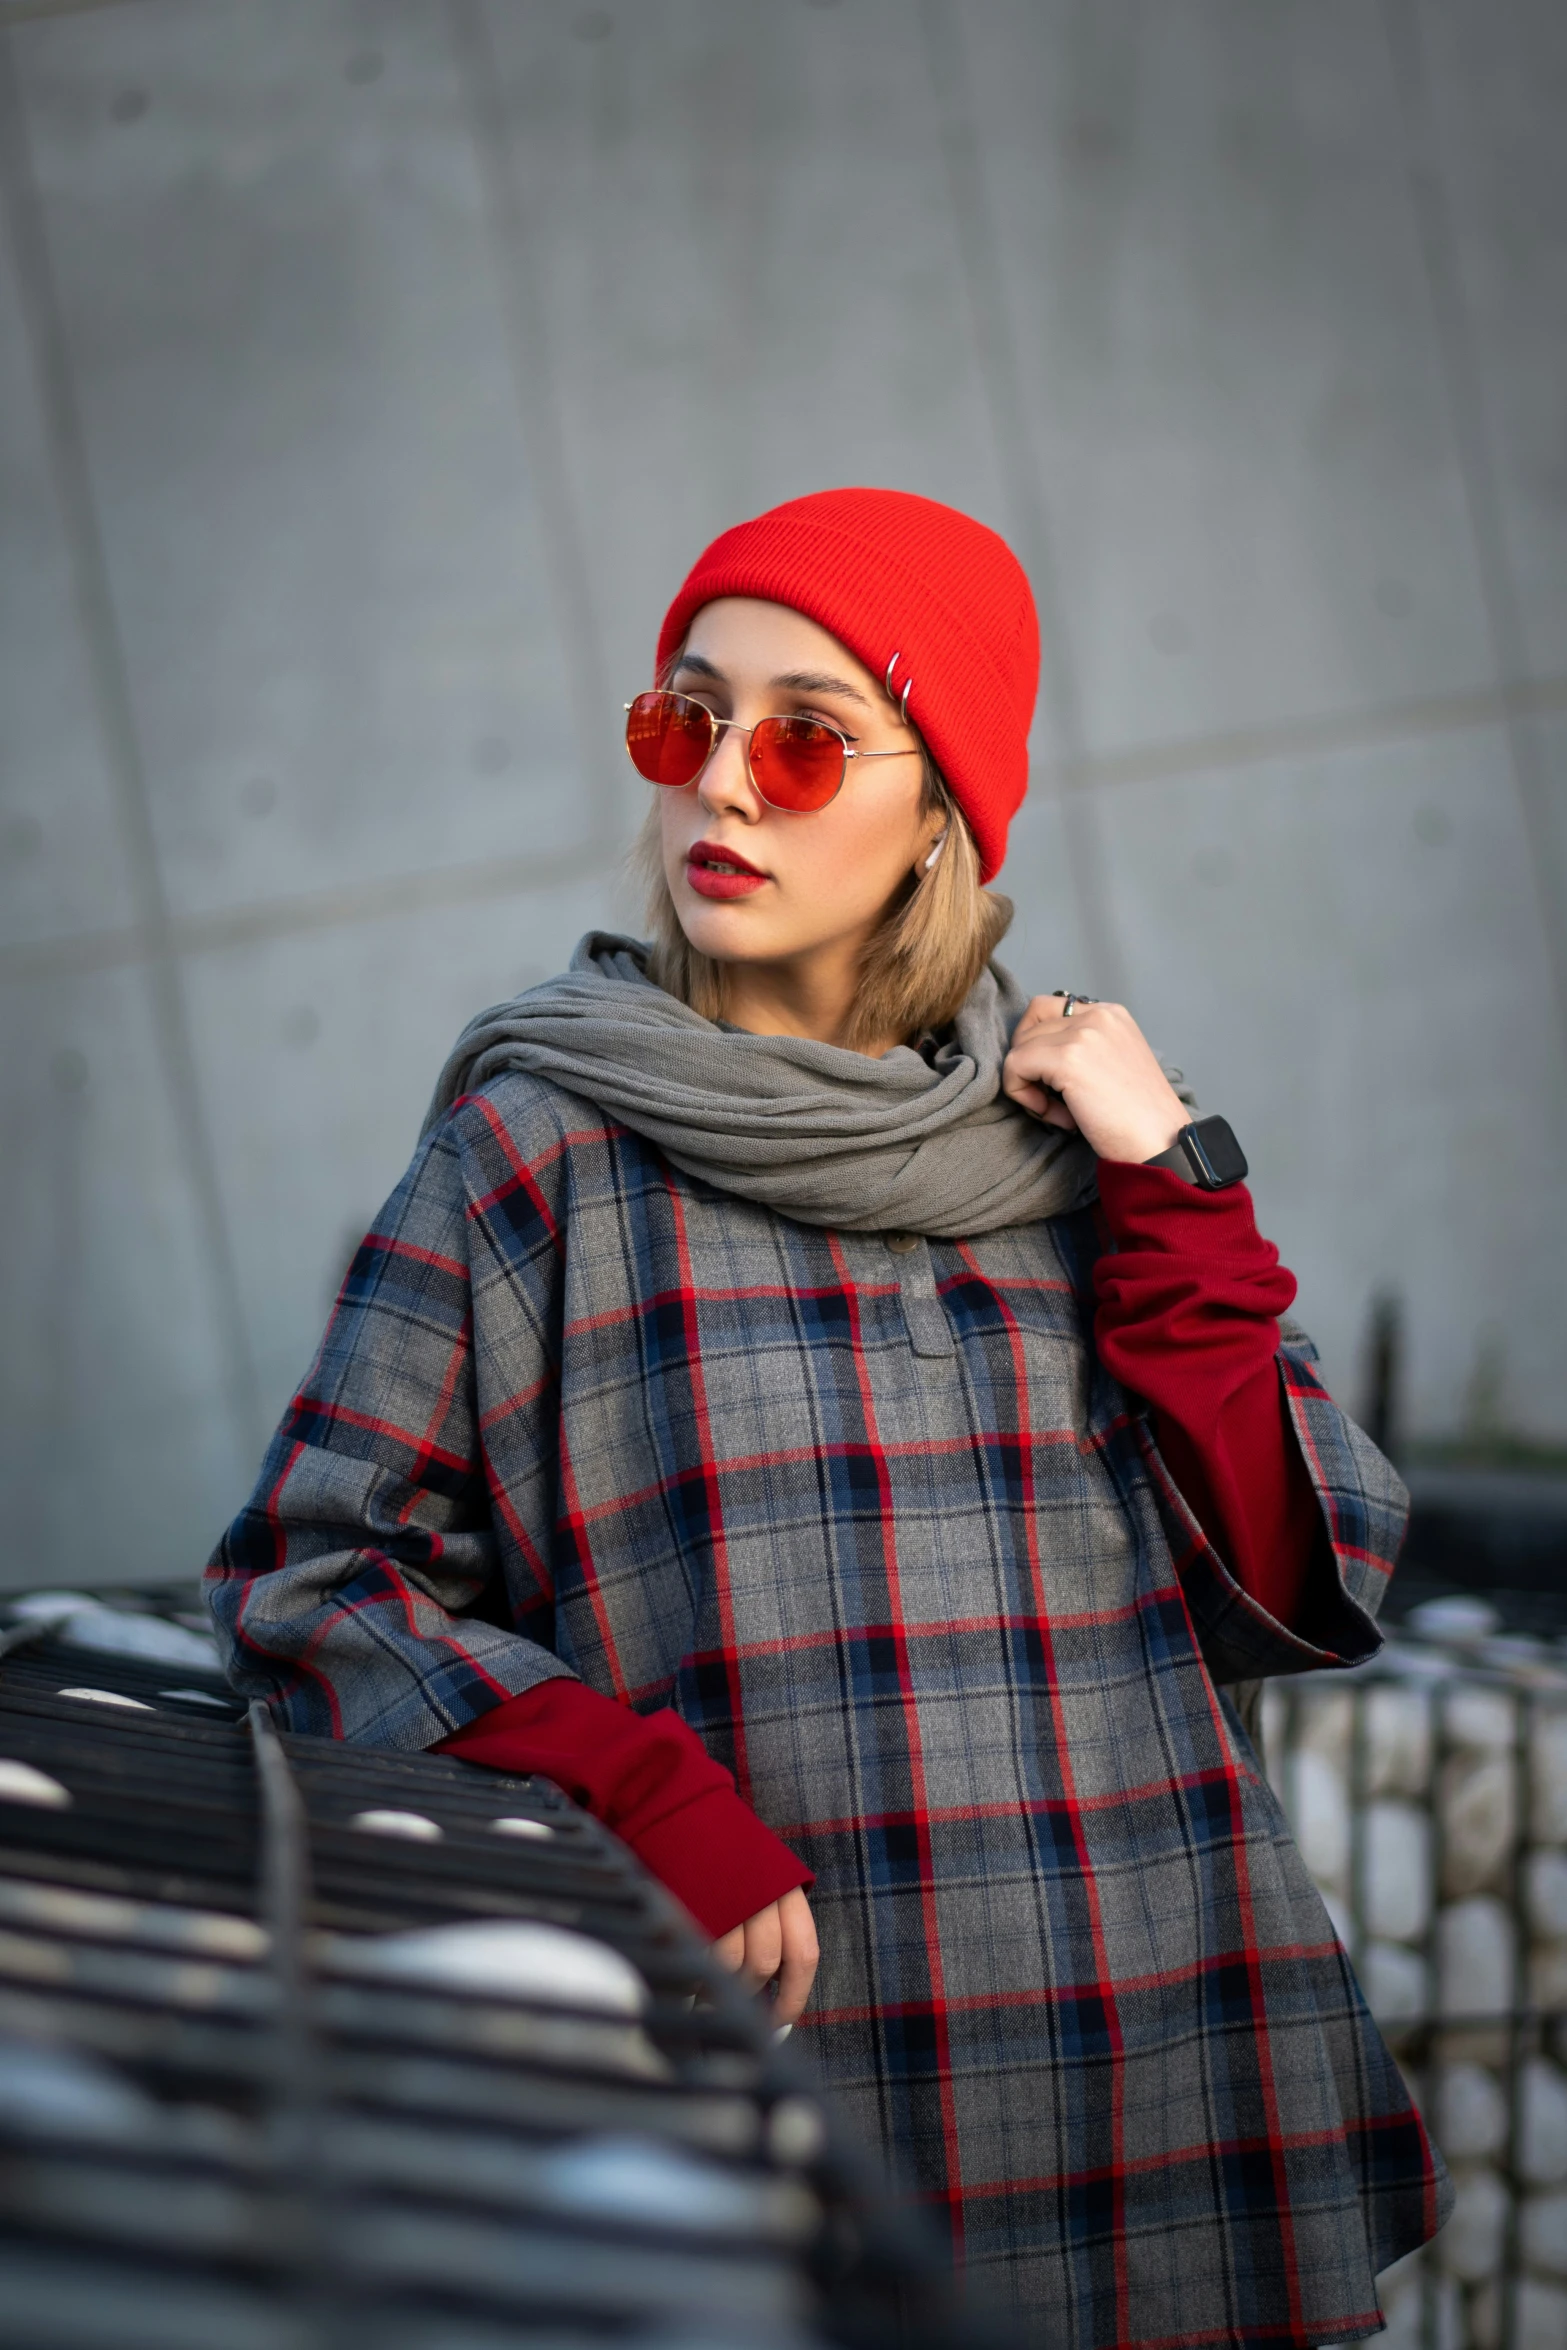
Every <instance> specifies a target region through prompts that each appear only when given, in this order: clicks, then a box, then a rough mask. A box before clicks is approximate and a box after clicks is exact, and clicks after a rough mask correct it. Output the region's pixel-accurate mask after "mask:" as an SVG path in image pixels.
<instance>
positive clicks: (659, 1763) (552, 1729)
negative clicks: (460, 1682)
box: [434, 1679, 813, 1939]
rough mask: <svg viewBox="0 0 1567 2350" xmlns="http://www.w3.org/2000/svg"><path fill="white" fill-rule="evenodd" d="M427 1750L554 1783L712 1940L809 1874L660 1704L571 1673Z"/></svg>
mask: <svg viewBox="0 0 1567 2350" xmlns="http://www.w3.org/2000/svg"><path fill="white" fill-rule="evenodd" d="M434 1751H435V1752H436V1753H437V1754H453V1755H456V1756H457V1757H458V1758H459V1759H460V1760H461V1761H464V1762H476V1763H485V1764H487V1765H488V1766H489V1767H490V1769H492V1770H498V1771H515V1772H517V1773H519V1774H524V1773H529V1772H534V1773H537V1774H538V1776H539V1777H540V1778H545V1779H552V1780H553V1781H554V1783H555V1784H556V1786H557V1787H560V1788H562V1789H563V1790H564V1791H565V1793H566V1794H568V1795H569V1796H571V1797H572V1799H573V1801H575V1802H577V1803H580V1804H581V1805H582V1807H583V1809H584V1810H585V1811H590V1812H591V1813H592V1814H593V1816H594V1818H595V1819H599V1820H602V1821H603V1822H604V1824H605V1826H606V1827H609V1828H613V1829H614V1831H615V1833H616V1835H617V1836H619V1837H620V1838H621V1840H622V1841H623V1842H624V1843H626V1844H629V1845H630V1847H631V1849H632V1851H633V1852H634V1853H635V1854H636V1855H637V1858H638V1859H639V1860H640V1861H641V1862H642V1864H643V1866H644V1867H645V1868H647V1869H649V1870H651V1872H652V1874H653V1875H654V1876H655V1877H657V1878H658V1879H659V1881H660V1883H661V1884H663V1885H665V1886H667V1887H668V1889H669V1891H670V1892H671V1893H673V1894H674V1896H675V1898H676V1900H677V1901H680V1902H683V1903H684V1905H685V1907H686V1908H687V1909H688V1910H689V1911H690V1912H691V1915H692V1916H693V1917H694V1918H695V1919H696V1921H697V1923H698V1924H699V1925H700V1926H702V1927H704V1928H705V1930H706V1931H707V1932H708V1933H709V1934H710V1935H712V1936H713V1937H714V1938H715V1939H716V1937H717V1936H718V1935H720V1934H727V1933H728V1931H729V1929H730V1927H731V1926H738V1925H741V1924H743V1923H744V1921H745V1920H746V1919H747V1918H749V1917H754V1916H755V1915H756V1913H757V1911H758V1910H760V1909H766V1908H767V1906H768V1904H769V1903H770V1902H773V1901H776V1900H777V1899H778V1898H779V1896H780V1895H781V1894H784V1893H787V1892H789V1891H790V1889H791V1888H792V1887H794V1886H796V1885H808V1884H810V1883H812V1882H813V1879H812V1876H811V1872H810V1870H809V1869H808V1868H806V1867H805V1865H804V1863H803V1862H802V1861H799V1860H797V1859H796V1857H795V1855H794V1854H793V1853H792V1852H791V1851H790V1850H789V1847H788V1846H787V1845H786V1844H784V1843H782V1842H781V1841H780V1840H779V1838H778V1837H776V1836H775V1835H774V1834H773V1832H772V1830H771V1828H768V1827H766V1826H764V1825H763V1823H762V1822H761V1821H760V1820H759V1819H758V1818H757V1816H756V1814H755V1812H754V1811H752V1809H751V1807H750V1805H749V1804H747V1803H745V1802H743V1801H742V1800H741V1798H740V1796H739V1795H738V1794H737V1793H736V1791H735V1784H734V1780H733V1779H732V1778H731V1777H730V1774H729V1773H728V1772H727V1771H726V1770H725V1769H724V1767H723V1765H722V1764H721V1763H716V1762H714V1760H713V1758H712V1756H711V1755H710V1754H709V1753H708V1751H707V1749H706V1747H705V1746H704V1745H703V1744H702V1741H701V1740H700V1738H698V1737H697V1735H696V1732H695V1731H694V1730H692V1729H691V1728H690V1726H689V1725H688V1724H687V1723H685V1722H683V1721H682V1720H681V1719H680V1717H679V1715H678V1714H675V1713H671V1712H670V1711H668V1710H667V1709H665V1710H663V1711H661V1712H659V1713H655V1714H638V1713H633V1711H632V1710H631V1708H630V1707H629V1706H625V1705H617V1704H616V1703H615V1701H614V1699H613V1698H609V1697H605V1696H602V1695H601V1694H600V1692H599V1691H598V1690H596V1689H587V1688H585V1687H584V1686H583V1684H582V1683H581V1682H580V1681H576V1680H566V1679H557V1680H553V1681H544V1682H541V1683H539V1684H538V1685H537V1686H535V1687H534V1688H532V1689H525V1690H524V1691H523V1692H522V1693H521V1695H520V1696H517V1697H508V1698H506V1699H504V1700H503V1701H502V1703H501V1704H499V1705H497V1706H493V1707H492V1708H491V1709H490V1711H489V1712H488V1713H485V1714H481V1715H480V1716H479V1717H478V1719H477V1720H476V1721H472V1722H467V1723H465V1724H464V1726H463V1727H462V1729H460V1730H456V1731H454V1732H453V1733H452V1735H451V1736H450V1737H449V1738H443V1739H442V1740H441V1742H440V1744H439V1745H438V1746H437V1747H436V1748H435V1749H434Z"/></svg>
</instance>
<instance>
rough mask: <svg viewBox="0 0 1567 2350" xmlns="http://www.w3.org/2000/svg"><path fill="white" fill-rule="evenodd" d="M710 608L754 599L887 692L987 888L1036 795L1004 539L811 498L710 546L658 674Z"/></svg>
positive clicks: (923, 514)
mask: <svg viewBox="0 0 1567 2350" xmlns="http://www.w3.org/2000/svg"><path fill="white" fill-rule="evenodd" d="M717 596H761V597H764V598H765V599H766V600H767V601H768V602H769V603H773V604H788V605H790V606H791V607H792V608H793V609H794V610H795V611H796V612H803V613H804V614H805V615H806V617H807V618H808V619H810V620H815V621H817V622H819V623H820V625H821V626H822V627H823V628H826V629H830V630H831V632H832V634H833V635H834V636H835V637H837V639H838V640H839V642H840V644H845V645H847V646H848V648H849V650H850V652H851V653H854V654H857V655H858V657H859V659H860V660H861V661H862V662H863V663H864V664H865V667H866V668H867V669H869V670H870V671H871V673H872V674H873V676H875V677H878V678H881V679H883V680H884V681H886V680H888V678H889V670H890V685H889V690H890V692H891V693H892V695H893V698H894V699H895V700H898V701H901V700H902V699H903V694H904V689H905V687H907V689H908V700H907V703H906V705H905V706H906V708H907V711H908V715H909V718H910V720H911V722H912V723H913V724H914V725H915V726H917V727H918V728H919V730H920V733H921V735H922V736H923V737H924V739H925V741H926V743H928V745H929V746H930V752H931V756H932V758H933V759H934V760H935V762H936V764H937V766H938V767H939V768H940V769H941V772H942V774H943V775H944V776H945V777H946V780H947V783H948V786H949V788H950V789H951V792H952V796H953V798H954V799H955V800H956V801H957V803H958V806H959V807H960V808H961V809H962V811H963V813H964V815H965V816H966V817H967V818H968V821H969V825H970V827H971V829H972V831H973V834H974V839H975V841H976V843H977V845H978V848H979V859H980V869H981V873H982V876H983V878H984V879H985V880H986V881H988V880H989V879H990V877H991V875H992V874H993V873H995V872H996V871H997V870H998V868H999V867H1000V864H1001V860H1002V858H1003V857H1004V856H1005V855H1006V852H1007V826H1008V824H1009V823H1010V822H1011V820H1012V817H1013V814H1014V813H1015V811H1016V809H1017V807H1018V804H1019V802H1020V801H1021V800H1022V797H1023V794H1024V792H1025V791H1026V790H1027V788H1028V729H1029V724H1030V721H1031V720H1032V718H1033V715H1034V694H1035V690H1036V688H1037V686H1038V684H1039V623H1038V620H1037V619H1036V618H1035V615H1034V599H1033V596H1032V595H1031V594H1030V592H1029V585H1028V581H1027V579H1026V578H1025V576H1024V573H1023V567H1022V565H1021V564H1020V563H1019V561H1018V559H1017V557H1016V556H1015V555H1014V554H1013V552H1012V550H1011V548H1010V547H1009V546H1008V545H1007V544H1006V541H1005V540H1004V539H1000V538H998V537H997V536H996V533H995V532H994V531H993V530H987V529H986V527H985V525H984V524H983V523H982V522H974V521H972V520H971V519H970V517H969V516H968V515H967V514H959V513H958V512H957V511H956V509H955V508H953V507H951V506H938V505H937V504H936V501H935V500H934V499H933V498H916V497H913V496H911V495H910V494H909V492H908V491H906V490H818V491H816V492H815V494H814V495H813V496H811V497H809V498H791V499H790V500H789V502H788V504H787V505H785V506H774V507H773V508H772V510H771V512H770V513H767V514H759V515H758V516H757V517H756V519H755V521H754V522H742V523H740V524H738V525H737V526H736V528H735V529H733V530H726V531H725V532H724V534H723V536H722V537H721V538H716V539H714V541H713V543H712V545H711V546H710V547H709V548H708V550H707V552H706V553H705V554H704V555H701V556H699V557H698V559H697V562H696V565H695V568H694V569H693V570H692V572H691V574H690V576H689V578H688V579H687V580H686V583H685V585H684V587H682V589H681V590H680V593H679V594H678V595H677V596H676V598H675V600H674V602H673V603H672V604H671V605H670V607H669V610H668V611H667V612H666V613H665V615H664V625H663V627H662V629H661V630H660V631H659V638H658V668H659V670H660V671H662V669H663V666H664V664H665V662H666V661H667V660H668V659H669V658H670V656H671V654H673V653H675V652H677V651H678V650H679V648H680V646H681V645H682V644H683V643H684V642H685V637H686V631H687V630H688V628H689V627H690V625H691V622H692V619H693V617H694V616H695V614H696V613H698V612H699V611H700V610H701V609H702V606H703V605H704V604H710V603H712V602H713V600H714V598H715V597H717Z"/></svg>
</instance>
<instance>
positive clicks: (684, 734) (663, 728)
mask: <svg viewBox="0 0 1567 2350" xmlns="http://www.w3.org/2000/svg"><path fill="white" fill-rule="evenodd" d="M712 747H713V721H712V718H711V716H710V715H709V713H708V712H707V711H706V710H705V709H704V708H703V706H702V704H701V703H700V702H693V701H690V700H688V699H687V697H686V696H685V695H684V694H638V696H637V698H636V700H635V701H634V702H633V703H632V705H631V708H630V709H629V710H628V711H627V713H626V748H627V750H628V751H629V752H630V753H631V764H632V766H633V767H634V768H635V769H636V771H637V773H638V774H639V775H640V776H641V777H643V779H644V780H645V781H646V782H648V783H667V784H668V785H670V787H671V788H672V789H675V790H678V789H679V787H680V786H681V785H682V784H686V783H694V782H695V781H696V779H697V777H698V776H699V775H700V774H701V772H702V769H703V767H704V766H705V765H706V763H707V756H708V753H709V752H710V751H711V749H712Z"/></svg>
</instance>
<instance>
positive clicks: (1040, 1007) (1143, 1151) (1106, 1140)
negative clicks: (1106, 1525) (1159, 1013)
mask: <svg viewBox="0 0 1567 2350" xmlns="http://www.w3.org/2000/svg"><path fill="white" fill-rule="evenodd" d="M1064 1012H1065V1006H1064V1001H1063V999H1062V998H1061V997H1060V996H1053V995H1036V996H1035V998H1034V1000H1033V1002H1032V1003H1031V1004H1030V1005H1029V1007H1028V1010H1027V1011H1026V1012H1025V1013H1024V1014H1023V1017H1022V1019H1021V1020H1020V1021H1019V1022H1018V1024H1017V1027H1016V1028H1015V1029H1014V1030H1013V1032H1012V1050H1011V1051H1010V1052H1009V1053H1008V1055H1007V1057H1006V1060H1005V1061H1004V1063H1003V1064H1002V1070H1001V1084H1002V1090H1003V1091H1004V1092H1005V1093H1007V1094H1008V1095H1010V1097H1011V1098H1012V1100H1013V1101H1015V1102H1017V1103H1018V1104H1019V1105H1020V1106H1021V1107H1022V1108H1023V1109H1025V1110H1027V1111H1028V1112H1029V1114H1030V1115H1031V1116H1032V1117H1035V1118H1042V1119H1043V1120H1044V1121H1045V1123H1046V1125H1047V1126H1064V1127H1066V1128H1067V1129H1068V1130H1069V1131H1070V1130H1072V1129H1074V1128H1075V1129H1076V1131H1077V1132H1078V1133H1079V1134H1081V1136H1082V1137H1083V1140H1084V1141H1085V1142H1086V1143H1087V1144H1088V1146H1089V1148H1090V1150H1092V1151H1093V1153H1094V1155H1095V1157H1096V1158H1101V1159H1126V1160H1130V1161H1132V1162H1133V1163H1134V1164H1135V1163H1140V1162H1141V1161H1142V1160H1144V1159H1153V1158H1157V1157H1158V1155H1159V1153H1160V1151H1163V1150H1168V1149H1169V1147H1170V1145H1171V1143H1172V1142H1173V1141H1174V1140H1175V1138H1176V1136H1177V1135H1178V1134H1179V1133H1180V1131H1181V1128H1182V1127H1183V1126H1185V1125H1186V1124H1188V1122H1189V1121H1190V1118H1191V1112H1190V1111H1189V1110H1188V1109H1187V1107H1186V1105H1185V1103H1184V1102H1183V1101H1182V1100H1181V1098H1180V1096H1179V1094H1177V1092H1176V1091H1175V1088H1174V1087H1173V1086H1172V1085H1171V1083H1170V1081H1169V1079H1168V1078H1167V1077H1166V1075H1165V1073H1164V1071H1163V1070H1162V1069H1161V1068H1160V1066H1159V1064H1158V1062H1157V1060H1156V1059H1155V1058H1154V1054H1153V1051H1152V1048H1151V1047H1150V1045H1149V1044H1148V1042H1147V1039H1146V1038H1145V1037H1144V1035H1143V1032H1142V1030H1141V1029H1140V1028H1139V1027H1138V1025H1137V1022H1136V1021H1135V1020H1134V1019H1133V1018H1132V1015H1131V1013H1130V1012H1128V1011H1127V1010H1126V1008H1125V1006H1124V1005H1122V1004H1086V1003H1084V1002H1083V1000H1082V998H1081V996H1080V997H1079V998H1078V1000H1077V1002H1076V1003H1075V1004H1074V1005H1073V1007H1072V1015H1071V1018H1070V1019H1067V1018H1066V1017H1065V1016H1064Z"/></svg>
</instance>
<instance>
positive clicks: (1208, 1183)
mask: <svg viewBox="0 0 1567 2350" xmlns="http://www.w3.org/2000/svg"><path fill="white" fill-rule="evenodd" d="M1143 1165H1144V1166H1145V1167H1168V1168H1169V1170H1170V1173H1171V1174H1172V1175H1179V1177H1180V1179H1181V1181H1182V1182H1183V1183H1193V1184H1195V1185H1196V1187H1197V1189H1198V1190H1199V1191H1227V1190H1228V1189H1229V1187H1230V1185H1231V1184H1232V1183H1244V1182H1245V1180H1246V1176H1247V1172H1248V1170H1247V1166H1246V1153H1245V1152H1244V1151H1243V1150H1242V1149H1241V1146H1240V1144H1239V1143H1238V1142H1237V1141H1236V1139H1235V1136H1234V1134H1233V1133H1232V1132H1231V1130H1230V1124H1229V1120H1228V1119H1227V1118H1197V1119H1195V1120H1194V1121H1193V1122H1192V1124H1191V1125H1190V1126H1183V1127H1182V1128H1181V1131H1180V1133H1179V1134H1178V1135H1177V1136H1176V1138H1175V1140H1174V1141H1173V1142H1172V1143H1171V1145H1170V1147H1169V1149H1168V1150H1167V1151H1160V1152H1159V1153H1158V1155H1157V1157H1155V1158H1152V1159H1144V1161H1143Z"/></svg>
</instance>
